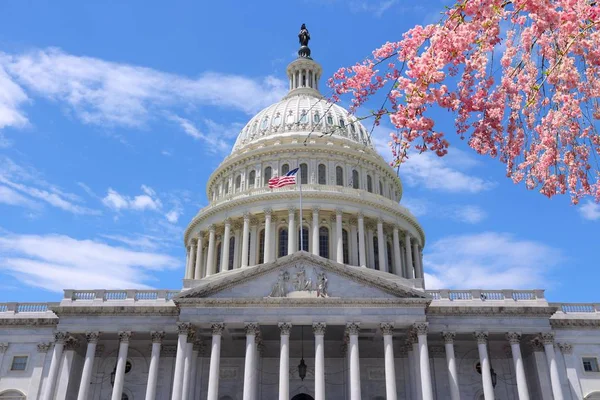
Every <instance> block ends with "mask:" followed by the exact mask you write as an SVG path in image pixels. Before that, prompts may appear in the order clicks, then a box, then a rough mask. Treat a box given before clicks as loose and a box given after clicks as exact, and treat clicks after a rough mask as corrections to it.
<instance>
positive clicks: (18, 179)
mask: <svg viewBox="0 0 600 400" xmlns="http://www.w3.org/2000/svg"><path fill="white" fill-rule="evenodd" d="M0 184H1V186H0V187H3V188H4V189H2V193H1V194H0V202H2V203H4V204H9V205H14V206H21V207H27V208H35V209H39V208H40V206H41V204H43V203H45V204H47V205H50V206H52V207H56V208H59V209H61V210H64V211H67V212H70V213H73V214H89V215H97V214H100V212H99V211H98V210H93V209H91V208H88V207H84V206H82V205H80V204H78V203H81V202H82V200H81V198H79V196H77V195H75V194H73V193H68V192H64V191H62V190H61V189H59V188H58V187H57V186H55V185H52V184H50V183H48V182H46V181H45V180H44V179H42V178H41V177H40V175H39V173H38V172H37V171H35V170H34V169H33V168H25V167H22V166H20V165H18V164H17V163H15V162H14V161H13V160H11V159H10V158H7V157H0Z"/></svg>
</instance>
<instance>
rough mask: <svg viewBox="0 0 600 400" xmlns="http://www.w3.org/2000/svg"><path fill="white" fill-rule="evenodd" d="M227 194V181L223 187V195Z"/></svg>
mask: <svg viewBox="0 0 600 400" xmlns="http://www.w3.org/2000/svg"><path fill="white" fill-rule="evenodd" d="M227 193H229V181H226V182H225V185H223V194H224V195H226V194H227Z"/></svg>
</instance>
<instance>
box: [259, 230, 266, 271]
mask: <svg viewBox="0 0 600 400" xmlns="http://www.w3.org/2000/svg"><path fill="white" fill-rule="evenodd" d="M264 262H265V230H264V229H263V230H262V231H260V234H259V235H258V263H259V264H263V263H264Z"/></svg>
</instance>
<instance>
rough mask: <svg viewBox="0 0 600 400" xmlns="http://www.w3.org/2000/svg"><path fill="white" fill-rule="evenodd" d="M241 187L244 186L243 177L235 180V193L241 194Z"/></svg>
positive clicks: (239, 176)
mask: <svg viewBox="0 0 600 400" xmlns="http://www.w3.org/2000/svg"><path fill="white" fill-rule="evenodd" d="M241 186H242V177H241V175H238V176H237V177H236V178H235V191H236V192H239V191H240V187H241Z"/></svg>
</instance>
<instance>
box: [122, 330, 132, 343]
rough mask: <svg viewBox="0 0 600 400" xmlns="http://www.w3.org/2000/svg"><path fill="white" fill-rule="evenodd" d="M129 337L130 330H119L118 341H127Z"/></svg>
mask: <svg viewBox="0 0 600 400" xmlns="http://www.w3.org/2000/svg"><path fill="white" fill-rule="evenodd" d="M130 338H131V331H121V332H119V342H120V343H129V339H130Z"/></svg>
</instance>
